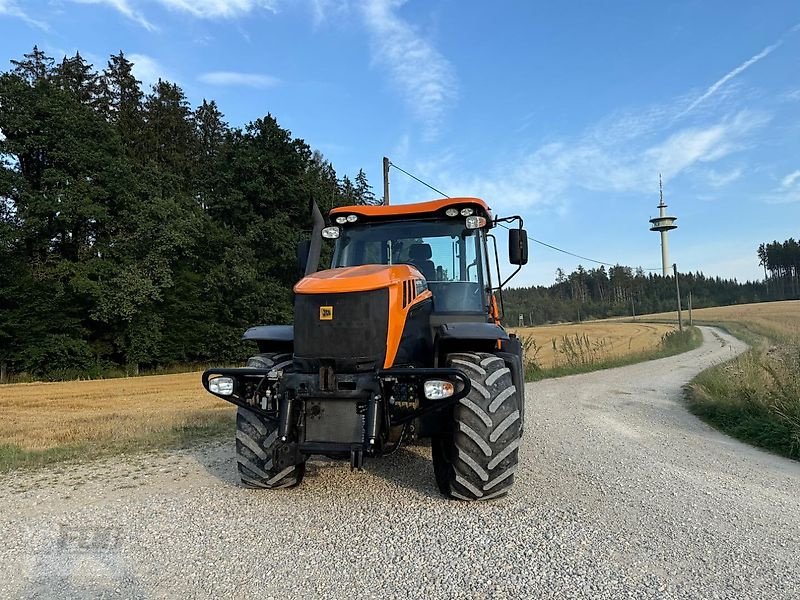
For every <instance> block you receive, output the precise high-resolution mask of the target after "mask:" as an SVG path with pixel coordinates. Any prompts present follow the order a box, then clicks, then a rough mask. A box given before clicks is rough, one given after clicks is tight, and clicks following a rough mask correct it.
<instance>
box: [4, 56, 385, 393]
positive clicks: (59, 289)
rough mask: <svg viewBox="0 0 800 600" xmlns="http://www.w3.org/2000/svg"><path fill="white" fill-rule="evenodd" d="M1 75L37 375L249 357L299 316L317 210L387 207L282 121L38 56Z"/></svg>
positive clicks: (110, 70) (19, 273)
mask: <svg viewBox="0 0 800 600" xmlns="http://www.w3.org/2000/svg"><path fill="white" fill-rule="evenodd" d="M11 62H12V68H10V69H9V70H8V71H7V72H4V73H2V74H0V366H2V367H3V370H4V371H6V370H7V371H9V372H11V373H14V372H17V373H19V372H27V373H30V374H32V375H35V376H51V377H59V376H71V375H91V374H93V373H101V372H103V371H105V370H107V369H108V368H110V367H115V366H116V367H123V368H126V369H127V370H129V371H132V372H137V371H138V369H139V367H140V366H142V367H155V366H159V365H164V364H168V363H175V362H181V363H184V362H195V361H207V360H221V361H225V360H238V359H240V358H241V357H242V356H243V352H244V349H243V348H242V346H241V342H240V341H239V337H240V336H241V333H242V331H243V329H244V328H245V327H247V326H250V325H252V324H254V323H276V322H282V321H283V322H285V321H287V320H288V319H290V318H291V310H292V307H291V285H292V284H293V282H294V281H295V280H296V279H297V275H298V273H297V267H296V259H295V247H296V242H297V241H299V240H300V239H301V238H302V236H303V235H304V232H305V231H307V230H308V229H309V228H310V217H309V214H310V213H309V200H310V198H311V197H313V198H314V199H316V201H317V202H318V203H319V204H320V206H321V208H322V210H323V211H325V210H327V209H329V208H331V207H332V206H334V205H341V204H350V203H373V202H375V196H374V194H373V193H372V190H371V188H370V186H369V183H368V182H367V179H366V176H365V175H364V173H363V171H362V172H359V174H358V175H357V176H356V177H355V178H354V180H351V179H350V178H348V177H347V176H345V177H343V178H341V179H340V178H339V177H337V174H336V172H335V170H334V168H333V166H332V165H331V164H330V163H329V162H327V161H326V160H325V159H324V158H323V156H322V155H321V154H320V153H319V152H315V151H313V150H312V149H311V148H310V147H309V145H308V144H306V143H305V142H304V141H303V140H302V139H297V138H293V137H292V135H291V133H290V132H289V131H287V130H286V129H283V128H282V127H280V125H279V124H278V122H277V121H276V120H275V118H274V117H273V116H272V115H270V114H268V115H266V116H265V117H263V118H260V119H257V120H255V121H253V122H252V123H248V124H247V125H246V126H244V127H231V126H230V125H229V124H227V123H226V122H225V120H224V117H223V115H222V113H221V112H220V110H219V108H218V107H217V105H216V103H215V102H214V101H205V100H204V101H203V102H202V104H201V105H200V106H198V107H196V108H192V107H191V106H190V104H189V102H188V100H187V98H186V96H185V95H184V93H183V91H182V90H181V88H180V87H178V86H177V85H175V84H174V83H170V82H168V81H159V82H158V83H156V84H154V85H153V86H152V89H150V90H149V91H148V90H143V89H142V86H141V83H140V82H139V81H137V80H136V78H135V77H134V75H133V71H132V64H131V62H130V61H128V60H127V59H126V58H125V56H124V55H123V54H122V53H120V54H118V55H116V56H112V57H110V60H109V61H108V65H107V66H106V67H105V68H104V69H103V70H102V71H99V72H98V71H96V70H95V69H94V68H93V67H92V65H90V64H88V63H87V62H86V61H85V60H84V59H83V57H81V56H80V54H77V53H76V54H75V56H73V57H71V58H70V57H65V58H64V59H63V60H62V61H61V62H58V63H56V62H55V61H54V60H53V59H52V58H51V57H48V56H47V55H46V54H45V53H44V52H42V51H41V50H39V49H38V48H34V49H33V51H32V52H31V53H30V54H26V55H25V56H24V57H23V58H22V59H20V60H13V61H11Z"/></svg>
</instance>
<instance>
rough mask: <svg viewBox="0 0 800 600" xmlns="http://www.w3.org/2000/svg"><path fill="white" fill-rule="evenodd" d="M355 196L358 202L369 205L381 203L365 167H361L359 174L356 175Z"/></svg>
mask: <svg viewBox="0 0 800 600" xmlns="http://www.w3.org/2000/svg"><path fill="white" fill-rule="evenodd" d="M355 196H356V204H366V205H369V206H375V205H376V204H380V202H379V201H378V199H377V198H375V194H374V193H373V192H372V186H371V185H370V184H369V182H368V181H367V174H366V173H364V169H359V170H358V175H356V185H355Z"/></svg>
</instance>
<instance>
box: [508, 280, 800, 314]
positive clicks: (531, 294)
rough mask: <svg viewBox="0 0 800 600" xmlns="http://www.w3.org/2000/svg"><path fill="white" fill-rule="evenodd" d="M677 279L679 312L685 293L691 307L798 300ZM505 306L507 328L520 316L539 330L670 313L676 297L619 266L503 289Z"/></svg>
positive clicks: (671, 289) (758, 289) (763, 287)
mask: <svg viewBox="0 0 800 600" xmlns="http://www.w3.org/2000/svg"><path fill="white" fill-rule="evenodd" d="M679 277H680V279H679V281H680V288H681V297H682V299H683V300H682V302H683V306H684V308H686V301H687V298H688V295H689V293H690V292H691V295H692V305H693V307H694V308H703V307H707V306H723V305H728V304H742V303H746V302H761V301H764V300H785V299H790V298H797V297H798V295H797V291H796V290H795V292H794V294H791V293H787V292H788V289H787V290H778V289H777V288H776V287H775V286H772V287H769V286H768V285H767V283H765V282H750V281H748V282H746V283H740V282H738V281H737V280H735V279H722V278H720V277H708V276H706V275H704V274H703V273H680V274H679ZM504 304H505V317H504V322H505V323H506V324H507V325H517V324H518V323H519V315H523V318H524V322H525V325H531V324H533V325H540V324H543V323H558V322H565V321H579V320H586V319H601V318H605V317H614V316H624V315H634V314H637V315H641V314H647V313H656V312H666V311H671V310H675V309H676V308H677V293H676V289H675V278H674V277H663V276H661V275H656V274H653V273H645V272H644V271H643V270H642V269H632V268H630V267H623V266H619V265H618V266H614V267H611V268H610V269H608V270H607V269H606V268H605V267H602V266H601V267H599V268H597V269H590V270H588V271H587V270H586V269H584V268H583V267H582V266H578V268H577V269H576V270H575V271H573V272H572V273H570V274H569V275H567V274H566V273H564V272H563V271H562V270H561V269H558V270H557V271H556V279H555V283H553V285H550V286H533V287H528V288H516V289H509V290H506V291H505V292H504Z"/></svg>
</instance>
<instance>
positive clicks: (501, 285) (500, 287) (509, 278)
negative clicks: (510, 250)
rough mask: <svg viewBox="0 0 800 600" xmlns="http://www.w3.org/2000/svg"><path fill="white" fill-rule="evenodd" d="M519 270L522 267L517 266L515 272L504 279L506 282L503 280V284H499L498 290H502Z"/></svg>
mask: <svg viewBox="0 0 800 600" xmlns="http://www.w3.org/2000/svg"><path fill="white" fill-rule="evenodd" d="M521 270H522V265H519V266H518V267H517V270H516V271H514V272H513V273H512V274H511V275H509V276H508V277H507V278H506V280H505V281H504V282H503V283H501V284H500V285H499V286H498V289H502V288H503V286H504V285H505V284H507V283H508V282H509V281H511V280H512V279H514V276H515V275H516V274H517V273H519V272H520V271H521Z"/></svg>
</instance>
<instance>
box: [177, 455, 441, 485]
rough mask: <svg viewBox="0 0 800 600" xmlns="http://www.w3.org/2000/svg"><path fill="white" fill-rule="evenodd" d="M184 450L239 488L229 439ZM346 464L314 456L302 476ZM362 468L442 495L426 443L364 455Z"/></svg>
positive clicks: (395, 482) (396, 482) (321, 473)
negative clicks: (384, 454) (225, 441)
mask: <svg viewBox="0 0 800 600" xmlns="http://www.w3.org/2000/svg"><path fill="white" fill-rule="evenodd" d="M184 452H186V455H187V456H189V457H190V458H191V459H193V460H195V461H197V464H198V465H199V466H200V467H202V468H203V470H205V472H206V473H208V474H209V475H211V476H212V477H213V478H214V479H217V480H219V481H221V482H223V483H224V484H225V485H229V486H233V487H240V484H239V477H238V475H237V470H236V457H235V455H234V445H233V442H231V443H219V444H214V445H209V446H202V447H197V448H192V449H188V450H185V451H184ZM347 464H348V463H347V462H346V461H337V460H331V459H329V458H326V457H324V456H314V457H313V458H311V460H309V463H308V467H307V470H306V479H309V478H316V477H326V470H328V469H329V468H336V469H347ZM364 471H365V472H366V473H369V474H370V475H374V476H376V477H380V478H381V479H383V480H385V481H387V482H389V483H391V484H393V485H396V486H397V487H402V488H406V489H409V490H414V491H416V492H418V493H419V494H421V495H422V496H428V497H431V498H437V499H439V498H441V497H442V496H441V494H440V493H439V490H438V488H437V487H436V481H435V479H434V476H433V464H432V463H431V459H430V445H427V447H426V446H425V445H415V446H410V447H404V448H401V449H400V450H398V451H397V452H396V453H395V454H392V455H391V456H385V457H379V458H365V460H364Z"/></svg>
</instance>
